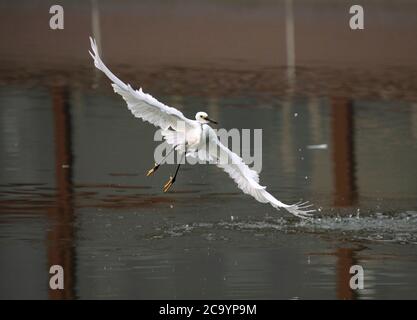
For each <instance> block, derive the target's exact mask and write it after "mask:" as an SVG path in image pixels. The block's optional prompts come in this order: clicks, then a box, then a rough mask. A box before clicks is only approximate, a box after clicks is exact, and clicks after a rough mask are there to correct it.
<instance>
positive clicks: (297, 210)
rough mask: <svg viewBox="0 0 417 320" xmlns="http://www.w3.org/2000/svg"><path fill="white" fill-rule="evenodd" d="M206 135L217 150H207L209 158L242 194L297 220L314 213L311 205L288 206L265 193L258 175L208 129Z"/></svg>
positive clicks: (299, 203)
mask: <svg viewBox="0 0 417 320" xmlns="http://www.w3.org/2000/svg"><path fill="white" fill-rule="evenodd" d="M207 127H208V126H207ZM208 135H209V143H210V145H211V146H213V145H214V146H217V148H212V147H211V148H209V151H208V152H209V154H210V156H211V157H212V158H214V159H216V160H217V161H216V164H217V166H218V167H219V168H222V169H223V170H224V171H226V172H227V173H228V174H229V176H230V177H231V178H232V179H233V180H234V181H235V182H236V183H237V185H238V187H239V189H241V190H242V191H243V192H244V193H246V194H249V195H251V196H252V197H254V198H255V199H256V200H258V201H259V202H262V203H269V204H271V205H272V206H273V207H274V208H277V209H278V208H284V209H286V210H287V211H288V212H290V213H292V214H293V215H295V216H297V217H299V218H310V217H311V213H312V212H315V211H316V210H314V209H311V206H312V205H309V204H308V203H307V202H304V203H301V202H298V203H296V204H293V205H288V204H285V203H283V202H281V201H279V200H278V199H276V198H275V197H274V196H272V195H271V194H270V193H269V192H268V191H266V187H263V186H261V185H260V184H259V175H258V173H257V172H256V171H255V170H252V169H250V168H249V167H248V166H247V165H246V164H245V163H244V161H243V159H242V158H241V157H239V156H238V155H237V154H236V153H234V152H232V151H231V150H229V149H228V148H227V147H226V146H225V145H223V144H222V143H221V142H220V141H219V139H218V137H217V135H216V134H215V132H214V131H213V129H211V128H210V127H208Z"/></svg>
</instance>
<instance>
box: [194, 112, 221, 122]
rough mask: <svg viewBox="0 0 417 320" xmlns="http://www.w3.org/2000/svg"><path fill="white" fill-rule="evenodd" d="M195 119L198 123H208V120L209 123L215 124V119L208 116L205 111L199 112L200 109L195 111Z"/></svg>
mask: <svg viewBox="0 0 417 320" xmlns="http://www.w3.org/2000/svg"><path fill="white" fill-rule="evenodd" d="M195 119H196V120H197V121H198V122H200V123H209V122H211V123H214V124H217V122H216V121H214V120H212V119H210V118H209V116H208V114H207V113H205V112H201V111H200V112H197V113H196V115H195Z"/></svg>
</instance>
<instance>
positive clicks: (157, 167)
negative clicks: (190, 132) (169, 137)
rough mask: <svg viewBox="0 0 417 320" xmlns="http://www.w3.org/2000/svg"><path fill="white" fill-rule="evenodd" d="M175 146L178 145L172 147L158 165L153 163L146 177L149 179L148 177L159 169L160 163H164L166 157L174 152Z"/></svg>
mask: <svg viewBox="0 0 417 320" xmlns="http://www.w3.org/2000/svg"><path fill="white" fill-rule="evenodd" d="M177 146H178V145H176V146H174V147H173V148H172V149H171V150H170V151H169V152H168V153H167V154H166V156H165V157H164V158H163V159H162V160H161V161H160V162H159V163H157V162H155V165H154V167H153V168H152V169H150V170H149V171H148V173H147V174H146V176H147V177H149V176H150V175H153V174H154V173H155V171H156V170H158V169H159V166H160V165H161V164H162V162H164V161H165V159H166V158H168V156H169V155H170V154H171V153H172V151H174V150H175V148H176V147H177Z"/></svg>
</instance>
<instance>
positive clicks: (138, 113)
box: [90, 37, 194, 130]
mask: <svg viewBox="0 0 417 320" xmlns="http://www.w3.org/2000/svg"><path fill="white" fill-rule="evenodd" d="M90 42H91V50H92V51H93V52H90V55H91V57H92V58H93V59H94V65H95V66H96V68H97V69H99V70H101V71H103V73H104V74H105V75H106V76H107V77H108V78H109V79H110V80H111V81H112V82H113V83H112V87H113V89H114V91H115V92H116V93H118V94H120V95H121V96H122V97H123V99H124V100H125V101H126V103H127V107H128V108H129V110H130V111H131V112H132V114H133V115H134V116H135V117H136V118H141V119H142V120H143V121H147V122H150V123H151V124H153V125H155V126H157V127H160V128H162V129H163V130H166V129H168V128H169V127H171V128H173V129H175V130H185V129H186V127H190V126H193V125H194V124H193V121H192V120H190V119H187V118H186V117H185V116H184V115H183V114H182V112H181V111H179V110H177V109H175V108H172V107H169V106H167V105H165V104H163V103H161V102H159V101H158V100H156V99H155V98H154V97H152V96H151V95H150V94H146V93H144V92H143V91H142V88H140V89H139V90H134V89H133V88H132V87H131V86H130V85H129V84H125V83H124V82H122V81H121V80H120V79H119V78H117V77H116V76H115V75H114V74H113V73H112V72H111V71H110V70H109V69H108V68H107V67H106V65H105V64H104V63H103V61H102V60H101V58H100V55H99V52H98V49H97V44H96V42H95V40H93V39H92V38H91V37H90Z"/></svg>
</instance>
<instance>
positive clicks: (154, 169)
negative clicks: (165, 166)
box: [146, 163, 159, 177]
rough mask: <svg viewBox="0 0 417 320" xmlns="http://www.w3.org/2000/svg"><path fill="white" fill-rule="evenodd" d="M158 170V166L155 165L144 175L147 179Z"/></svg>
mask: <svg viewBox="0 0 417 320" xmlns="http://www.w3.org/2000/svg"><path fill="white" fill-rule="evenodd" d="M158 168H159V164H157V163H155V166H154V167H153V168H152V169H151V170H149V171H148V173H147V174H146V176H147V177H149V176H151V175H153V174H154V172H155V171H156V170H158Z"/></svg>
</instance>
